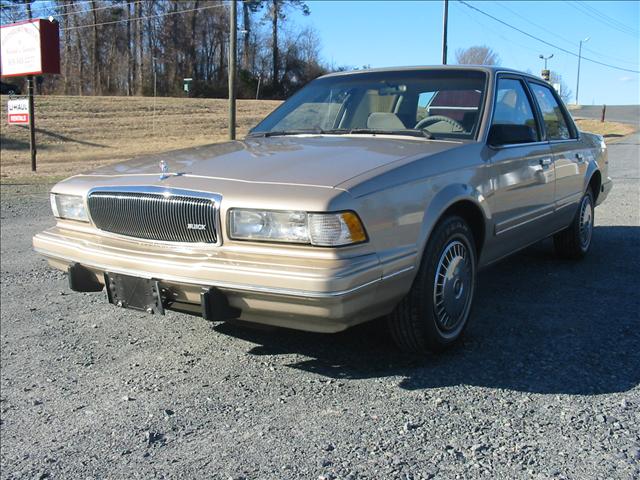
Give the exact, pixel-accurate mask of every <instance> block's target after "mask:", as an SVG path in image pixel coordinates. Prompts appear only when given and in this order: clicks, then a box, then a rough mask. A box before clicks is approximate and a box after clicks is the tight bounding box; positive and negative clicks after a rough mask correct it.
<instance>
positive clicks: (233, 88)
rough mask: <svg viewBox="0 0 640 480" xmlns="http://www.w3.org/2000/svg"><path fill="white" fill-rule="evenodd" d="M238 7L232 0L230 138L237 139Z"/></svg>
mask: <svg viewBox="0 0 640 480" xmlns="http://www.w3.org/2000/svg"><path fill="white" fill-rule="evenodd" d="M236 9H237V5H236V0H231V12H229V140H235V139H236V57H237V55H238V49H237V45H236V44H237V41H238V38H237V33H238V25H237V18H236V17H237V13H236Z"/></svg>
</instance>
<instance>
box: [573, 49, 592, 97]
mask: <svg viewBox="0 0 640 480" xmlns="http://www.w3.org/2000/svg"><path fill="white" fill-rule="evenodd" d="M590 39H591V37H587V38H584V39H582V40H580V48H579V49H578V79H577V80H576V105H578V92H579V90H580V60H582V44H583V43H585V42H588V41H589V40H590Z"/></svg>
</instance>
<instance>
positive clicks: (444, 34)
mask: <svg viewBox="0 0 640 480" xmlns="http://www.w3.org/2000/svg"><path fill="white" fill-rule="evenodd" d="M448 22H449V0H444V11H443V12H442V64H443V65H446V64H447V23H448Z"/></svg>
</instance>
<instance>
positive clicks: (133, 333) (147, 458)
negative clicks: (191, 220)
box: [0, 135, 640, 479]
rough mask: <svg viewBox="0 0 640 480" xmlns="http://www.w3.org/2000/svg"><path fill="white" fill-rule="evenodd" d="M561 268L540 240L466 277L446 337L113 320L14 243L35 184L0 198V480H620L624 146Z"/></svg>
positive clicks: (631, 182)
mask: <svg viewBox="0 0 640 480" xmlns="http://www.w3.org/2000/svg"><path fill="white" fill-rule="evenodd" d="M610 157H611V160H612V172H611V173H612V176H614V177H615V179H616V185H615V189H614V190H613V192H612V194H611V196H610V197H609V199H608V200H607V202H606V203H605V204H604V205H603V206H601V207H599V208H598V210H597V211H596V219H597V227H596V229H595V232H594V244H593V247H592V251H591V252H590V254H589V256H588V258H587V259H585V260H584V261H582V262H579V263H572V262H564V261H558V260H556V259H555V258H554V256H553V253H552V248H551V245H550V243H549V242H548V241H547V242H542V243H541V244H539V245H536V246H534V247H532V248H529V249H527V250H526V251H524V252H522V253H520V254H518V255H516V256H515V257H512V258H511V259H508V260H506V261H504V262H502V263H500V264H498V265H495V266H494V267H491V268H490V269H487V270H485V271H484V272H482V273H481V275H480V282H481V286H480V290H479V292H478V299H477V302H476V308H475V312H474V318H473V322H472V324H471V326H470V328H469V330H468V332H467V335H466V337H465V340H464V342H463V343H462V344H461V345H459V346H458V347H456V348H454V349H452V350H450V351H448V352H446V353H445V354H443V355H440V356H437V357H436V356H428V357H422V358H417V357H407V356H402V355H400V354H398V353H397V352H396V351H395V350H394V348H393V346H392V345H391V344H390V342H389V340H388V336H387V335H386V333H385V330H384V328H383V326H382V325H380V324H376V323H372V324H368V325H364V326H360V327H357V328H354V329H352V330H350V331H347V332H344V333H341V334H336V335H318V334H308V333H300V332H294V331H287V330H283V329H256V328H249V327H248V326H246V325H244V326H243V325H238V324H211V323H208V322H206V321H204V320H202V319H199V318H196V317H190V316H186V315H181V314H176V313H169V314H168V315H166V316H164V317H158V316H147V315H142V314H140V313H135V312H132V311H122V310H118V309H116V308H113V307H112V306H110V305H108V304H107V303H106V300H105V295H104V293H102V294H78V293H72V292H71V291H70V290H69V289H68V287H67V283H66V279H65V278H64V276H63V275H62V274H61V273H58V272H56V271H53V270H50V269H49V268H47V266H46V264H45V262H44V260H42V259H41V258H39V257H38V256H37V255H35V254H34V253H33V252H32V250H31V246H30V239H31V236H32V235H33V234H34V233H36V232H37V231H39V230H41V229H43V228H44V227H47V226H49V225H51V224H52V219H51V217H50V214H49V208H48V205H47V197H46V187H42V186H40V187H38V186H22V187H21V186H17V187H16V186H13V187H8V186H3V187H2V202H1V207H2V210H1V215H2V223H1V225H2V245H1V251H2V274H1V287H2V288H1V301H2V319H1V342H2V345H1V346H2V349H1V375H2V378H1V387H2V393H1V397H0V408H1V426H0V428H1V464H0V466H1V477H2V478H6V479H9V478H83V479H84V478H114V479H115V478H220V479H228V478H234V479H239V478H247V479H254V478H260V479H289V478H292V479H297V478H305V479H318V478H325V479H330V478H341V479H355V478H376V479H382V478H385V479H386V478H401V479H420V478H506V479H516V478H545V479H546V478H576V479H577V478H639V477H640V426H639V425H640V387H639V383H640V329H639V328H638V327H639V326H640V325H639V324H640V298H639V295H638V292H639V291H640V288H639V286H640V285H639V276H638V271H640V258H639V251H640V250H639V246H640V227H639V226H640V214H639V209H640V207H639V203H638V202H639V199H640V172H639V160H638V135H634V136H631V137H628V138H626V139H625V140H624V141H622V142H620V143H618V144H615V145H612V146H611V150H610Z"/></svg>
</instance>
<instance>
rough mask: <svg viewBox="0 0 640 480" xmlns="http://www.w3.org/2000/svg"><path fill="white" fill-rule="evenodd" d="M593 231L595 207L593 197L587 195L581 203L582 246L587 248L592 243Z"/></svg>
mask: <svg viewBox="0 0 640 480" xmlns="http://www.w3.org/2000/svg"><path fill="white" fill-rule="evenodd" d="M592 232H593V209H592V208H591V199H590V198H589V197H588V196H585V197H584V198H583V199H582V204H581V205H580V246H581V247H582V248H583V249H586V248H587V247H588V246H589V244H590V243H591V234H592Z"/></svg>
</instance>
